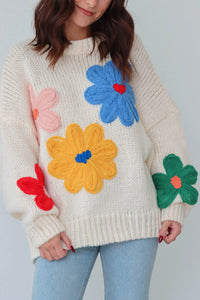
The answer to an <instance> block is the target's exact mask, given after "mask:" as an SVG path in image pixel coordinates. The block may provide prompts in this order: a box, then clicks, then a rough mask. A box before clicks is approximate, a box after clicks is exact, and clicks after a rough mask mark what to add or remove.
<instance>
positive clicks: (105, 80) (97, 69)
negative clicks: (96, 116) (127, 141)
mask: <svg viewBox="0 0 200 300" xmlns="http://www.w3.org/2000/svg"><path fill="white" fill-rule="evenodd" d="M86 77H87V78H88V80H90V81H91V82H93V83H94V85H92V86H89V87H88V88H87V89H86V90H85V92H84V96H85V99H86V100H87V101H88V102H89V103H90V104H94V105H97V104H102V106H101V109H100V117H101V120H102V121H103V122H104V123H111V122H113V121H114V120H115V119H116V118H117V117H118V116H119V119H120V121H121V123H122V124H123V125H125V126H131V125H132V124H133V123H134V119H135V120H136V121H137V122H138V121H139V115H138V112H137V109H136V107H135V95H134V92H133V89H132V87H131V85H130V84H129V83H128V80H126V81H125V84H121V83H122V73H121V71H120V70H119V69H118V68H117V67H116V66H115V65H114V64H113V61H112V60H110V61H108V62H107V63H106V64H105V65H104V66H103V67H102V66H99V65H94V66H91V67H90V68H89V69H88V70H87V72H86Z"/></svg>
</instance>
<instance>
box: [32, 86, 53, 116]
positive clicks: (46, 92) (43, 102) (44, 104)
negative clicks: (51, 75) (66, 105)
mask: <svg viewBox="0 0 200 300" xmlns="http://www.w3.org/2000/svg"><path fill="white" fill-rule="evenodd" d="M37 101H38V108H39V111H40V112H41V111H43V110H46V109H49V108H51V107H53V106H54V105H55V104H56V103H57V102H58V94H57V92H56V90H54V89H52V88H45V89H43V90H42V91H40V93H39V94H38V96H37Z"/></svg>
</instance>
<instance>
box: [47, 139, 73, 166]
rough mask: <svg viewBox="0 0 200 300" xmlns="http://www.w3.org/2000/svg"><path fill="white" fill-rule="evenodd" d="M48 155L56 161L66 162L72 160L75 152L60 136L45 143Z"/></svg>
mask: <svg viewBox="0 0 200 300" xmlns="http://www.w3.org/2000/svg"><path fill="white" fill-rule="evenodd" d="M46 147H47V151H48V153H49V155H50V156H51V157H52V158H54V159H57V160H66V159H69V158H70V157H71V158H73V157H75V155H76V152H73V150H72V148H71V146H70V143H69V141H68V140H66V139H65V138H63V137H61V136H52V137H50V138H49V139H48V140H47V142H46Z"/></svg>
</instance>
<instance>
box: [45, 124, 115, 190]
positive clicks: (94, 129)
mask: <svg viewBox="0 0 200 300" xmlns="http://www.w3.org/2000/svg"><path fill="white" fill-rule="evenodd" d="M46 146H47V151H48V153H49V155H50V156H51V157H52V158H53V160H52V161H51V162H50V163H49V165H48V172H49V174H51V175H52V176H54V177H56V178H58V179H65V181H64V186H65V188H66V190H67V191H69V192H71V193H77V192H79V191H80V190H81V189H82V187H84V188H85V189H86V190H87V191H88V192H89V193H93V194H95V193H98V192H99V191H100V190H101V189H102V186H103V178H104V179H111V178H113V177H114V176H115V175H116V174H117V168H116V164H115V162H114V161H113V160H112V159H113V158H114V157H115V156H116V155H117V151H118V150H117V146H116V144H115V143H114V142H113V141H112V140H110V139H104V131H103V128H102V126H101V125H99V124H97V123H93V124H90V125H88V126H87V127H86V129H85V130H84V131H83V130H82V128H81V127H80V126H79V125H78V124H76V123H71V124H70V125H69V126H68V127H67V128H66V138H63V137H60V136H52V137H50V138H49V139H48V141H47V143H46Z"/></svg>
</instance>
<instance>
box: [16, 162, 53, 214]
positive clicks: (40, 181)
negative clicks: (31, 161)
mask: <svg viewBox="0 0 200 300" xmlns="http://www.w3.org/2000/svg"><path fill="white" fill-rule="evenodd" d="M35 173H36V175H37V179H35V178H33V177H22V178H20V179H18V180H17V186H18V187H19V188H20V189H21V190H22V191H23V192H24V193H25V194H28V195H36V197H35V199H34V200H35V203H36V205H37V206H38V207H39V208H40V209H42V210H51V209H52V207H53V206H54V202H53V200H52V199H51V198H50V197H48V196H47V195H46V194H45V191H44V175H43V172H42V170H41V168H40V167H39V165H38V164H37V163H36V164H35Z"/></svg>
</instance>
